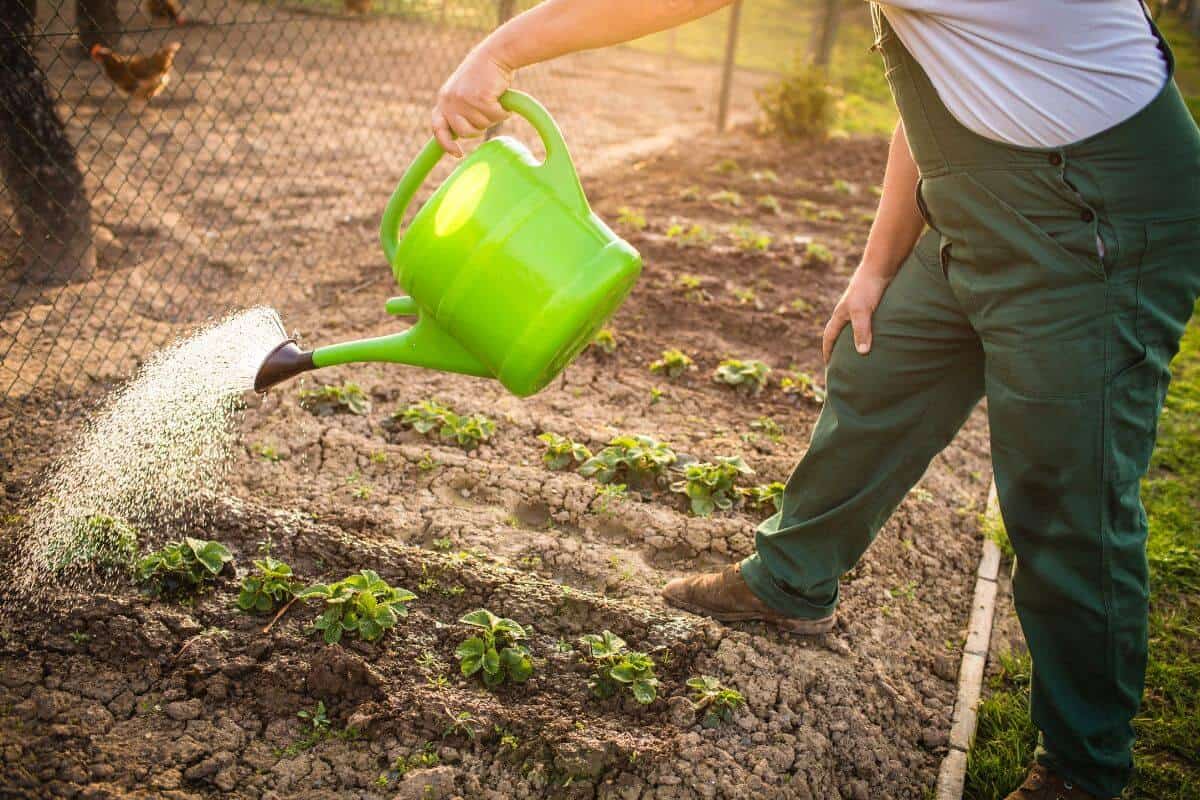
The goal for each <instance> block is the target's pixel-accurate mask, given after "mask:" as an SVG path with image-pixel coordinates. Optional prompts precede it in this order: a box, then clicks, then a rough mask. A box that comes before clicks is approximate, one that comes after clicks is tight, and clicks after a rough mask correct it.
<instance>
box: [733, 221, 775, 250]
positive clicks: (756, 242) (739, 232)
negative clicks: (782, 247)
mask: <svg viewBox="0 0 1200 800" xmlns="http://www.w3.org/2000/svg"><path fill="white" fill-rule="evenodd" d="M729 237H730V238H731V239H733V243H734V244H735V245H737V247H738V249H739V250H767V249H768V248H770V246H771V234H769V233H765V232H763V231H759V230H755V229H754V228H751V227H750V226H749V225H745V224H741V223H739V224H737V225H734V226H733V227H732V228H730V229H729Z"/></svg>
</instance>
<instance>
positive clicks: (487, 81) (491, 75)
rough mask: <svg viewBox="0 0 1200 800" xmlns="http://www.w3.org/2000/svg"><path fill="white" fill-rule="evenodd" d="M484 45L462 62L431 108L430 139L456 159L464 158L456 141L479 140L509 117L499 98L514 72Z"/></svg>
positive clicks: (508, 84) (460, 146) (510, 82)
mask: <svg viewBox="0 0 1200 800" xmlns="http://www.w3.org/2000/svg"><path fill="white" fill-rule="evenodd" d="M487 44H488V43H487V42H486V41H485V42H484V43H483V45H481V46H479V47H477V48H475V49H474V50H472V51H471V52H470V53H469V54H468V55H467V57H466V58H465V59H463V62H462V63H461V64H459V65H458V69H456V70H454V73H453V74H452V75H451V76H450V78H449V79H448V80H447V81H446V83H445V84H444V85H443V86H442V88H441V89H440V90H439V91H438V95H437V104H436V105H435V106H434V107H433V119H432V122H433V136H434V138H435V139H437V141H438V143H439V144H441V146H442V149H444V150H445V151H446V152H447V153H449V154H450V155H452V156H454V157H455V158H462V156H463V149H462V145H460V144H459V143H458V142H457V141H455V139H472V138H477V137H479V136H482V135H483V133H484V131H486V130H487V129H488V128H490V127H492V126H493V125H496V124H497V123H500V122H503V121H504V119H505V118H506V117H507V116H508V112H507V111H506V110H505V109H504V108H503V107H502V106H501V105H500V95H502V94H504V92H505V91H506V90H507V89H508V87H509V86H510V85H511V84H512V79H513V74H514V72H515V70H514V69H513V68H512V67H509V66H506V65H505V64H503V63H502V62H500V61H499V60H498V59H497V56H496V55H495V54H493V53H492V51H491V48H490V47H487V46H486V45H487Z"/></svg>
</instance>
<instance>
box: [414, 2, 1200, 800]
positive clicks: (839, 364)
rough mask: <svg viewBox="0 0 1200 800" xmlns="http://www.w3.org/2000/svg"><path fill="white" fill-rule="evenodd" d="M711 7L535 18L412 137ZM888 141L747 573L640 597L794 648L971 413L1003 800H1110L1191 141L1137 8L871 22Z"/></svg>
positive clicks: (969, 12) (513, 27)
mask: <svg viewBox="0 0 1200 800" xmlns="http://www.w3.org/2000/svg"><path fill="white" fill-rule="evenodd" d="M726 4H727V0H678V2H667V1H666V0H664V2H661V3H646V2H644V1H643V0H550V1H549V2H545V3H542V4H541V5H538V6H536V7H535V8H533V9H532V10H530V11H528V12H526V13H525V14H522V15H520V16H518V17H516V18H514V19H513V20H511V21H510V22H508V23H507V24H505V25H504V26H502V27H501V28H499V29H498V30H496V31H495V32H494V33H493V34H492V35H490V36H489V37H487V39H486V40H484V41H483V42H482V43H481V44H480V45H479V46H477V47H476V48H475V49H474V50H473V51H472V52H471V53H470V54H469V55H468V56H467V57H466V59H465V60H464V61H463V62H462V64H461V65H460V66H459V67H458V69H457V70H456V71H455V72H454V74H453V75H452V76H451V77H450V79H449V80H448V81H447V82H446V84H445V85H444V86H443V87H442V89H441V91H440V93H439V95H438V98H437V104H436V107H435V108H434V110H433V120H432V126H433V130H434V133H435V135H436V136H437V137H438V139H439V140H440V141H441V142H442V144H443V145H444V146H445V147H446V149H447V150H449V151H450V152H452V153H460V152H461V151H460V150H459V147H458V144H457V143H456V142H455V141H454V139H455V137H471V136H477V135H479V134H480V133H481V132H482V131H483V130H485V129H486V128H487V127H488V126H490V125H493V124H495V123H496V122H498V121H500V120H501V119H503V118H504V116H505V113H504V111H503V110H502V109H501V108H500V106H499V104H498V102H497V98H498V97H499V95H500V94H501V93H502V92H503V91H504V90H505V89H506V88H507V87H508V85H509V83H510V80H511V78H512V75H513V72H514V71H515V70H516V69H518V68H520V67H523V66H526V65H529V64H534V63H537V62H539V61H545V60H547V59H550V58H554V57H556V56H559V55H562V54H565V53H569V52H573V51H577V50H583V49H587V48H593V47H601V46H605V45H610V44H616V43H618V42H623V41H627V40H630V39H634V38H637V37H640V36H644V35H646V34H649V33H652V32H655V31H659V30H663V29H665V28H668V27H671V26H674V25H678V24H681V23H683V22H687V21H689V20H691V19H695V18H697V17H700V16H703V15H705V14H707V13H710V12H712V11H715V10H717V9H718V8H720V7H721V6H724V5H726ZM872 14H873V18H874V23H875V31H876V42H875V46H876V49H878V50H879V52H880V53H881V55H882V58H883V63H884V68H885V69H886V71H887V79H888V82H889V83H890V85H891V88H892V92H893V94H894V96H895V99H896V104H897V106H898V107H899V110H900V117H901V122H900V125H899V126H898V127H897V130H896V134H895V136H894V137H893V140H892V143H891V150H890V155H889V159H888V165H887V170H886V174H885V177H884V183H883V193H882V196H881V198H880V202H879V211H878V214H877V215H876V218H875V222H874V224H873V226H872V229H871V234H870V237H869V239H868V243H867V246H866V248H865V252H864V255H863V258H862V263H861V264H860V265H859V267H858V268H857V270H856V271H855V273H854V275H853V277H852V278H851V279H850V283H849V286H848V288H847V289H846V292H845V294H844V296H843V297H842V299H841V301H840V302H839V303H838V305H837V307H836V309H835V310H834V312H833V317H832V319H831V320H830V322H829V324H828V326H827V327H826V329H825V338H824V351H825V357H826V361H827V365H828V366H827V389H828V397H827V399H826V402H825V406H824V408H823V410H822V412H821V415H820V418H819V419H818V421H817V424H816V427H815V429H814V431H813V435H812V442H811V445H810V447H809V449H808V452H807V453H806V454H805V456H804V458H803V460H802V461H801V462H800V464H799V465H798V466H797V467H796V469H795V471H794V472H793V473H792V476H791V478H790V480H789V481H788V484H787V490H786V492H785V494H784V497H783V505H782V510H780V512H779V513H777V514H776V515H775V516H773V517H771V518H770V519H768V520H767V521H766V522H764V523H763V524H762V525H761V526H760V527H759V529H758V531H757V535H756V541H755V545H756V547H755V549H756V552H755V553H754V554H752V555H750V556H749V557H748V558H746V559H745V560H743V561H742V562H741V563H740V564H735V565H731V566H729V567H727V568H726V569H725V570H724V571H722V572H719V573H716V574H710V575H697V576H693V577H688V578H681V579H677V580H675V581H673V582H671V583H670V584H669V585H668V586H667V587H666V588H665V589H664V590H663V596H664V598H665V599H666V600H667V601H668V602H669V603H672V604H674V605H676V606H678V607H681V608H684V609H687V610H689V611H692V612H695V613H698V614H704V615H708V616H710V617H713V618H715V619H718V620H722V621H738V620H761V621H764V622H767V623H769V624H771V625H774V626H776V627H778V628H780V629H782V630H784V631H790V632H794V633H802V634H803V633H820V632H823V631H827V630H829V629H830V628H831V627H832V625H833V622H834V613H835V609H836V607H837V600H838V579H839V578H840V577H841V576H842V575H843V574H844V573H846V572H847V571H848V570H849V569H850V568H852V567H853V566H854V564H855V562H856V561H857V560H858V559H859V557H860V556H861V555H862V554H863V552H864V551H865V550H866V548H867V546H868V545H869V544H870V543H871V541H872V539H873V538H874V537H875V535H876V533H877V532H878V531H879V529H880V527H881V526H882V525H883V523H884V521H885V520H886V519H887V518H888V516H889V515H890V514H891V512H892V511H893V510H894V509H895V508H896V506H897V505H898V504H899V503H900V501H901V500H902V499H903V497H904V496H905V494H906V493H907V492H908V491H909V489H910V488H912V486H913V485H914V483H915V482H916V481H917V480H918V479H920V477H921V475H922V473H923V472H924V470H925V468H926V466H927V465H928V464H929V462H930V460H931V459H932V458H933V457H934V456H935V455H936V454H937V453H938V452H939V451H940V450H941V449H942V448H944V447H945V446H946V445H947V444H948V443H949V442H950V440H951V439H952V438H953V437H954V435H955V433H956V432H957V431H958V429H959V427H960V426H961V425H962V424H963V422H964V421H965V420H966V418H967V416H968V415H969V414H970V413H971V411H972V409H974V408H975V406H976V404H977V403H978V402H979V400H980V399H981V398H982V397H987V401H988V403H987V410H988V418H989V422H990V427H991V447H992V460H993V465H994V470H995V479H996V488H997V491H998V493H999V498H1000V507H1001V510H1002V512H1003V517H1004V523H1005V526H1006V528H1007V531H1008V535H1009V537H1010V538H1011V540H1012V544H1013V547H1014V549H1015V550H1016V554H1017V560H1018V568H1017V570H1016V575H1015V578H1014V586H1013V589H1014V595H1015V601H1016V607H1017V613H1018V615H1019V617H1020V620H1021V624H1022V627H1023V628H1024V632H1025V637H1026V640H1027V641H1028V644H1029V649H1030V652H1031V654H1032V659H1033V667H1034V669H1033V685H1032V702H1031V712H1032V716H1033V721H1034V722H1035V723H1036V725H1037V727H1038V729H1039V731H1040V732H1041V743H1040V747H1039V751H1038V756H1037V763H1036V764H1035V765H1034V766H1033V767H1032V769H1031V771H1030V774H1029V777H1028V778H1027V780H1026V781H1025V784H1024V785H1023V786H1022V787H1021V788H1020V789H1018V790H1017V791H1015V792H1014V793H1013V794H1011V795H1010V796H1009V797H1010V800H1011V799H1013V798H1015V799H1017V800H1033V799H1034V798H1046V799H1047V800H1078V799H1081V798H1109V797H1114V796H1116V795H1118V794H1120V792H1121V790H1122V788H1123V787H1124V786H1125V784H1126V783H1127V781H1128V779H1129V777H1130V773H1131V771H1132V756H1131V749H1132V743H1133V728H1132V726H1131V720H1132V718H1133V716H1134V714H1135V713H1136V712H1137V710H1138V705H1139V702H1140V700H1141V695H1142V689H1143V680H1144V672H1145V666H1146V648H1147V599H1148V592H1149V589H1148V582H1147V562H1146V551H1145V547H1146V533H1147V530H1146V515H1145V512H1144V510H1143V508H1142V504H1141V500H1140V497H1139V485H1140V479H1141V477H1142V476H1143V475H1144V474H1145V472H1146V470H1147V468H1148V465H1149V460H1150V455H1151V451H1152V449H1153V446H1154V438H1155V432H1156V426H1157V420H1158V416H1159V413H1160V411H1161V410H1162V404H1163V399H1164V397H1165V394H1166V390H1167V383H1168V381H1169V379H1170V374H1169V372H1168V365H1169V363H1170V361H1171V358H1172V356H1173V355H1174V354H1175V352H1176V351H1177V349H1178V346H1179V340H1180V337H1181V336H1182V334H1183V330H1184V326H1185V325H1186V324H1187V322H1188V319H1189V318H1190V317H1191V314H1192V310H1193V308H1194V305H1195V301H1196V297H1197V293H1198V292H1200V131H1198V130H1197V127H1196V124H1195V122H1194V121H1193V120H1192V118H1191V116H1190V115H1189V113H1188V111H1187V108H1186V106H1185V104H1184V101H1183V99H1182V98H1181V96H1180V93H1179V91H1178V89H1177V88H1176V86H1175V84H1174V81H1173V80H1172V71H1173V66H1174V63H1173V58H1172V55H1171V51H1170V49H1169V48H1168V46H1167V44H1166V42H1165V41H1164V40H1163V38H1162V36H1161V35H1160V34H1159V33H1158V30H1157V29H1156V28H1155V26H1154V24H1153V22H1152V21H1150V20H1149V19H1148V16H1147V15H1146V14H1145V12H1144V9H1143V7H1142V5H1141V4H1140V3H1139V2H1138V0H1090V2H1079V0H1004V1H1003V2H1001V1H1000V0H970V1H967V0H894V2H889V3H881V4H878V5H873V6H872Z"/></svg>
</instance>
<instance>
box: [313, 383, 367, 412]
mask: <svg viewBox="0 0 1200 800" xmlns="http://www.w3.org/2000/svg"><path fill="white" fill-rule="evenodd" d="M300 407H301V408H303V409H304V410H305V411H308V412H309V413H310V414H313V415H315V416H318V417H327V416H329V415H330V414H338V413H342V412H345V413H349V414H357V415H358V416H362V415H364V414H367V413H368V412H370V410H371V401H370V400H368V399H367V396H366V394H364V393H363V390H362V388H361V387H360V386H359V385H358V384H357V383H344V384H342V385H341V386H333V385H331V384H325V385H324V386H322V387H321V388H320V389H301V390H300Z"/></svg>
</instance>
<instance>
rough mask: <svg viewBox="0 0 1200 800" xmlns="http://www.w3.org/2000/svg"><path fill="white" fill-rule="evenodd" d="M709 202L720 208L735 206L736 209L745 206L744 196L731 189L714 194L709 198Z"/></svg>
mask: <svg viewBox="0 0 1200 800" xmlns="http://www.w3.org/2000/svg"><path fill="white" fill-rule="evenodd" d="M708 202H710V203H713V204H715V205H719V206H733V207H734V208H741V207H742V206H743V205H744V204H745V201H743V200H742V196H741V195H740V194H739V193H737V192H735V191H732V190H730V189H722V190H721V191H719V192H713V193H712V194H710V195H709V196H708Z"/></svg>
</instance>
